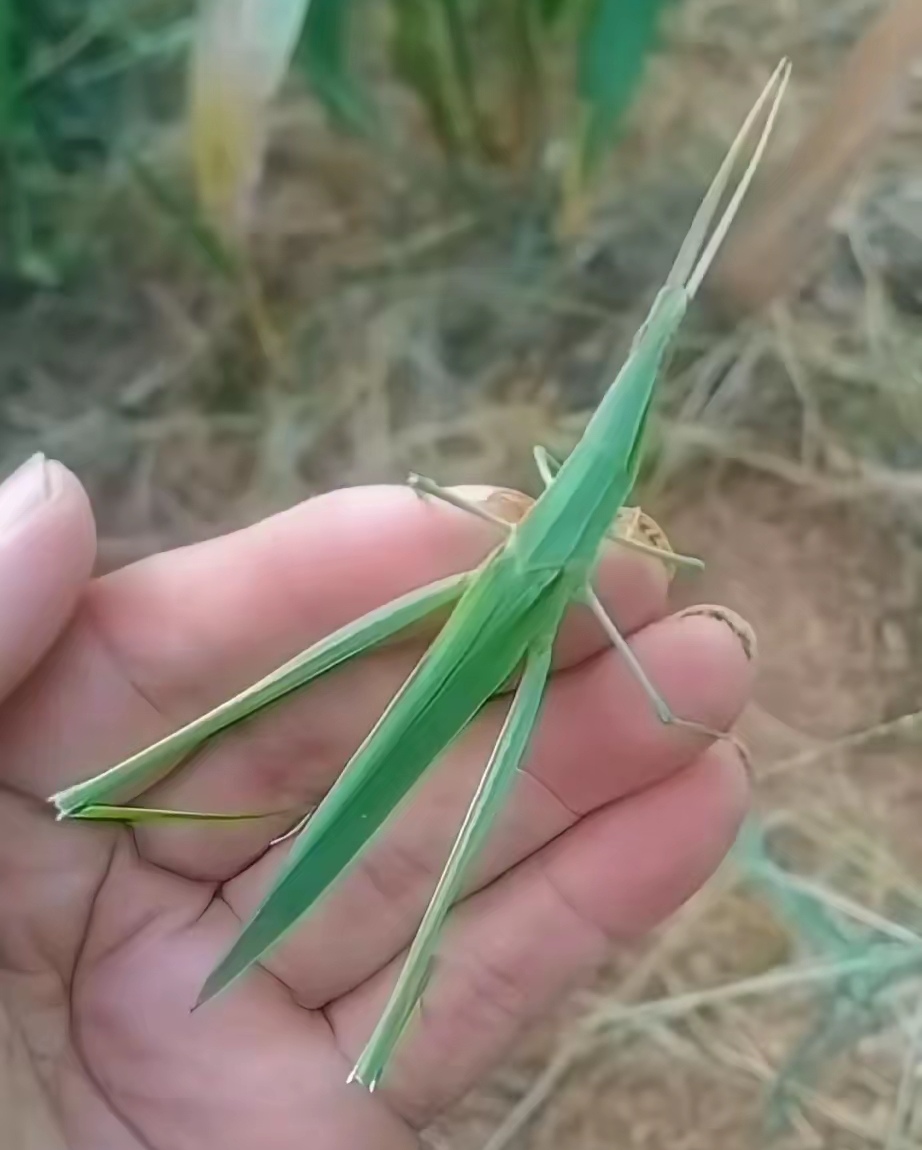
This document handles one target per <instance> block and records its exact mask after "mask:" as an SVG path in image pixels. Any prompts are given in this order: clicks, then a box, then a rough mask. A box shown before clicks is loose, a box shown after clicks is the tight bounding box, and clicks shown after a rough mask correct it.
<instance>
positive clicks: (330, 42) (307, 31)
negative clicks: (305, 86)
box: [296, 0, 378, 134]
mask: <svg viewBox="0 0 922 1150" xmlns="http://www.w3.org/2000/svg"><path fill="white" fill-rule="evenodd" d="M353 8H354V0H312V3H311V6H310V9H309V11H308V14H307V20H306V21H305V24H304V34H303V35H302V37H301V41H300V43H299V45H298V51H297V56H296V58H297V62H298V64H299V65H300V66H301V67H302V68H303V69H304V71H305V73H306V75H307V77H308V80H309V82H310V85H311V87H312V88H313V90H314V92H315V94H316V95H317V97H318V99H319V100H320V101H321V103H322V104H323V105H324V107H325V108H326V109H327V111H328V112H329V114H330V115H331V117H332V118H333V119H334V120H335V122H336V123H337V124H338V125H339V126H340V127H342V128H346V129H348V130H350V131H357V132H362V133H365V134H368V133H369V132H371V130H372V129H373V128H374V127H375V126H376V124H377V122H378V117H377V113H376V110H375V108H374V106H373V104H372V102H371V97H370V96H369V94H368V92H367V91H365V90H364V89H363V88H362V87H361V86H360V84H359V82H358V80H357V78H356V76H355V75H354V73H353V71H352V68H351V65H350V52H349V47H350V44H349V34H350V25H351V17H352V14H353Z"/></svg>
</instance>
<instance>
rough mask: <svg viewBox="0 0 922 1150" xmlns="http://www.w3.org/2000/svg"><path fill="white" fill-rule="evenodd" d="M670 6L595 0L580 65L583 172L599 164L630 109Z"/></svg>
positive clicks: (655, 0) (642, 0)
mask: <svg viewBox="0 0 922 1150" xmlns="http://www.w3.org/2000/svg"><path fill="white" fill-rule="evenodd" d="M669 2H670V0H593V2H592V4H591V5H590V8H589V11H588V13H587V17H586V21H585V24H584V25H583V30H582V34H581V36H580V42H579V49H578V63H577V87H578V94H579V96H580V99H581V100H582V101H583V102H584V104H585V106H586V108H587V116H588V118H587V121H586V125H585V129H584V137H583V141H582V161H583V168H584V171H588V170H591V168H592V167H593V166H594V165H595V164H596V163H597V162H598V159H599V157H600V155H601V153H602V150H603V149H604V147H605V146H606V145H607V144H609V143H610V141H611V139H612V136H613V134H614V132H615V131H616V129H617V127H618V125H619V124H620V122H621V120H622V119H623V117H624V115H625V113H626V112H627V111H628V109H629V108H630V106H631V102H632V100H633V98H634V93H635V92H636V90H637V87H638V85H639V84H640V81H641V79H642V77H643V73H644V66H645V64H646V62H647V58H648V56H649V54H650V51H651V50H652V48H653V47H654V45H655V44H656V39H657V33H658V30H659V24H660V18H661V16H662V13H663V11H664V10H665V8H666V6H667V4H668V3H669Z"/></svg>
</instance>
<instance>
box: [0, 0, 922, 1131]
mask: <svg viewBox="0 0 922 1150" xmlns="http://www.w3.org/2000/svg"><path fill="white" fill-rule="evenodd" d="M277 7H284V5H282V6H277ZM297 7H299V6H298V5H293V4H292V5H289V9H290V11H291V12H294V11H295V9H296V8H297ZM252 8H253V5H252V4H247V3H246V2H245V0H223V4H222V5H214V6H213V7H212V9H211V10H210V15H209V16H208V20H207V21H206V20H203V19H202V18H201V15H200V14H197V13H196V11H195V10H194V8H193V6H192V5H191V4H190V3H189V2H187V0H89V2H88V0H0V181H2V182H0V458H2V462H3V465H4V466H5V467H6V468H7V469H10V468H12V467H13V466H14V465H15V464H17V463H18V462H20V461H21V460H22V459H23V458H24V457H25V456H26V455H27V454H29V453H31V452H32V451H35V450H44V451H46V452H48V453H49V454H53V455H55V456H56V457H58V458H60V459H62V460H63V461H64V462H65V463H67V464H68V465H70V466H71V467H73V468H74V469H75V470H76V471H77V473H78V474H79V475H80V477H81V479H82V480H83V481H84V482H85V484H86V485H87V487H88V489H89V490H90V492H91V494H92V497H93V500H94V505H95V508H96V511H97V516H98V521H99V525H100V536H101V540H100V571H101V572H102V571H106V570H110V569H112V568H113V567H116V566H118V565H120V564H122V563H124V562H128V561H131V560H133V559H136V558H140V557H142V556H143V555H145V554H147V553H150V552H152V551H155V550H159V549H161V548H163V547H167V546H172V545H175V544H178V543H184V542H189V541H194V540H197V539H201V538H204V537H206V536H208V535H211V534H214V533H216V532H221V531H225V530H228V529H231V528H233V527H236V526H239V525H241V524H245V523H248V522H252V521H253V520H254V519H256V518H258V517H259V516H261V515H264V514H266V513H268V512H271V511H272V510H275V509H278V508H281V507H284V506H287V505H289V504H290V503H292V502H293V501H295V500H298V499H301V498H304V497H306V496H308V495H310V494H313V493H316V492H320V491H323V490H326V489H329V488H331V487H334V486H341V485H344V484H354V483H377V482H399V481H400V480H401V479H402V478H403V476H404V474H405V473H406V471H407V470H409V469H410V468H414V469H418V470H420V471H422V472H426V473H430V474H433V475H435V476H437V477H438V478H439V479H440V480H442V481H444V482H449V483H450V482H465V481H467V482H483V483H488V482H492V483H504V484H509V485H512V486H516V487H520V488H523V489H525V490H529V491H532V492H535V491H536V489H537V488H536V483H535V477H534V475H533V474H532V470H531V456H530V448H531V445H532V444H533V443H536V442H542V443H545V444H546V445H547V446H548V447H549V448H551V449H553V450H556V451H558V452H565V451H566V450H567V448H568V446H569V445H570V444H571V443H572V442H573V441H574V439H575V438H576V436H577V435H578V434H579V431H580V429H581V427H582V424H583V422H584V420H585V419H586V416H587V414H588V412H590V411H591V410H592V407H593V406H594V404H595V402H596V401H597V399H598V397H599V396H600V395H601V393H602V391H603V390H604V388H605V386H606V385H607V383H608V381H609V380H610V378H611V376H612V373H613V371H614V369H615V368H616V366H617V364H618V363H619V362H620V359H621V357H622V356H623V354H624V351H625V349H626V346H627V343H628V341H629V340H630V338H631V336H632V335H633V333H634V331H635V330H636V327H637V325H638V323H639V321H640V318H641V317H642V314H643V312H644V309H645V306H646V304H647V303H648V302H649V299H650V297H651V295H652V292H653V291H654V290H655V289H656V287H657V286H658V285H659V283H660V281H661V278H662V275H663V274H664V272H665V270H666V268H667V267H668V265H669V262H670V259H671V257H672V255H673V253H674V251H675V249H676V246H677V243H678V241H679V240H680V238H681V236H682V234H683V233H684V230H685V227H686V226H687V223H688V220H689V219H690V216H691V213H692V211H693V209H694V206H695V205H696V203H697V200H698V198H699V196H700V193H701V191H702V189H703V187H704V186H705V185H706V183H707V181H708V179H709V177H710V175H711V173H712V170H713V168H714V166H715V164H716V162H717V161H718V159H719V157H720V156H721V155H722V153H723V150H724V149H725V147H726V145H727V143H728V141H729V139H730V138H731V137H732V135H733V134H734V132H735V130H736V127H737V126H738V124H739V121H740V120H741V118H742V116H743V114H744V113H745V111H746V110H747V109H748V107H749V105H750V104H751V102H752V99H753V98H754V96H755V95H756V93H757V92H758V90H759V88H760V87H761V84H762V82H763V81H764V79H765V78H766V77H767V75H768V73H769V72H770V71H771V69H772V68H773V67H774V65H775V63H776V62H777V60H778V58H779V57H780V56H781V55H782V54H789V55H790V56H791V57H792V58H793V61H794V66H795V71H794V82H793V85H792V89H791V94H790V96H789V99H788V100H787V102H786V107H785V110H784V114H783V116H782V121H781V124H780V130H779V132H778V134H777V138H776V142H775V145H774V147H773V148H772V150H771V154H770V156H769V160H768V163H767V165H766V173H765V177H764V179H763V180H762V182H761V195H760V194H759V191H758V189H757V192H756V195H755V196H754V198H753V201H752V205H751V209H750V211H749V212H748V214H747V215H746V216H744V218H743V220H742V221H741V223H740V225H739V227H738V228H737V229H736V230H735V233H734V237H733V238H732V239H731V244H730V250H729V251H728V253H727V259H726V261H725V263H724V264H723V265H721V266H718V267H717V268H716V269H715V274H714V276H713V277H712V279H711V283H710V284H709V285H708V292H707V295H706V298H704V299H703V300H702V301H701V303H700V305H699V306H697V307H696V309H695V314H694V315H693V316H692V317H690V320H689V322H688V324H687V325H686V328H685V330H684V332H683V333H682V336H681V339H680V341H679V348H678V352H677V355H676V357H675V360H674V362H673V365H672V367H671V369H670V373H669V378H668V381H667V385H666V387H665V388H664V389H663V395H662V401H661V404H660V407H659V410H658V412H657V415H658V419H657V429H656V430H657V434H656V450H655V452H654V454H653V458H652V459H651V461H650V466H649V469H648V472H647V474H646V475H645V477H644V485H643V491H642V495H643V499H644V502H645V505H646V506H648V508H649V509H650V510H651V511H653V512H654V513H655V514H656V515H657V516H658V518H659V519H660V520H661V521H662V522H663V524H664V526H665V527H666V528H667V530H668V531H669V533H670V536H671V537H672V539H673V542H674V543H675V544H676V545H677V546H679V547H680V548H681V549H683V550H692V551H695V552H697V553H699V554H702V555H703V556H704V558H705V559H706V560H707V562H708V565H709V571H708V573H707V575H706V576H705V577H704V580H703V581H701V582H688V581H680V583H679V585H678V586H677V587H676V598H677V602H679V603H682V602H687V601H690V600H691V599H693V598H694V599H711V600H716V599H720V600H721V601H724V602H728V603H729V604H730V605H732V606H735V607H737V608H738V609H740V610H741V611H742V612H743V613H744V614H746V615H747V617H749V618H750V619H751V620H752V621H753V623H754V624H755V625H756V627H757V629H758V631H759V636H760V643H761V647H760V650H761V667H762V671H761V678H760V686H759V691H758V698H757V705H756V706H755V707H754V708H753V709H752V712H751V714H750V715H748V716H746V720H745V723H744V730H743V732H742V733H743V734H744V735H746V736H747V737H748V738H749V740H750V742H751V744H752V746H753V750H754V754H755V762H756V775H757V783H758V785H757V812H758V816H759V824H758V825H759V828H760V831H759V833H758V834H757V833H756V830H755V827H753V829H752V831H751V833H750V834H748V835H747V836H745V837H744V839H743V841H742V842H741V844H740V847H739V849H738V851H737V854H736V857H735V860H734V861H733V862H732V863H731V865H730V866H728V868H727V869H726V872H725V873H724V874H723V875H722V876H720V878H719V879H718V881H716V882H715V883H713V884H712V885H711V887H710V888H709V889H708V890H707V891H706V892H704V893H703V894H702V895H701V896H700V897H699V898H697V899H696V900H694V901H693V903H691V904H690V905H689V907H688V908H686V911H685V912H684V913H683V914H682V915H681V916H680V917H679V919H678V920H677V921H676V922H674V923H671V924H669V925H668V927H666V928H665V929H664V930H663V931H661V932H660V933H659V934H658V935H657V936H656V937H655V938H653V939H652V940H649V941H648V942H647V943H645V944H644V945H643V946H642V947H639V948H636V949H634V950H631V951H627V950H618V951H617V952H615V953H613V955H612V959H611V963H610V965H609V967H608V969H606V970H605V971H603V972H602V974H601V976H600V978H599V979H598V981H597V983H596V984H595V985H594V986H593V987H591V988H589V989H588V990H584V991H582V992H581V993H580V994H579V995H578V996H577V997H576V998H574V999H571V1000H570V1001H568V1003H567V1004H566V1005H565V1007H564V1008H563V1009H562V1010H561V1012H560V1014H559V1016H558V1017H557V1018H555V1019H552V1020H550V1021H549V1023H548V1024H547V1026H545V1027H543V1028H542V1029H541V1030H540V1031H539V1032H538V1033H537V1034H535V1035H534V1036H533V1037H532V1038H531V1039H530V1040H529V1041H528V1043H526V1044H525V1045H524V1046H523V1047H522V1049H520V1050H519V1051H518V1052H516V1054H515V1056H514V1057H513V1058H511V1059H510V1060H509V1062H508V1063H507V1064H506V1065H505V1066H503V1067H502V1068H500V1070H499V1071H498V1072H497V1074H496V1076H495V1078H494V1080H493V1081H491V1082H490V1083H488V1084H487V1085H486V1086H485V1087H484V1088H483V1090H481V1091H480V1092H479V1093H478V1094H477V1095H475V1096H474V1097H473V1098H471V1099H470V1100H468V1101H467V1102H466V1103H465V1104H464V1105H463V1106H461V1107H460V1108H459V1109H458V1111H457V1112H456V1113H454V1114H452V1115H450V1116H448V1118H447V1120H446V1122H445V1123H444V1125H443V1127H441V1128H440V1129H439V1130H436V1131H432V1132H431V1134H430V1137H431V1140H432V1144H433V1146H438V1147H451V1148H452V1150H468V1148H471V1150H473V1148H474V1147H482V1146H484V1145H488V1146H489V1148H490V1150H503V1148H505V1147H510V1148H511V1147H526V1146H527V1147H533V1148H535V1150H546V1148H550V1147H554V1148H557V1147H559V1146H562V1145H566V1146H567V1147H568V1150H595V1148H597V1147H599V1148H601V1147H603V1146H604V1147H610V1146H612V1145H618V1146H632V1147H633V1146H636V1147H647V1146H649V1147H651V1148H652V1147H657V1148H659V1147H664V1146H670V1147H671V1146H675V1147H680V1146H681V1147H683V1148H688V1150H693V1148H695V1147H697V1146H699V1145H700V1146H702V1147H708V1148H709V1150H720V1148H721V1147H724V1146H726V1147H728V1148H730V1147H733V1148H734V1150H738V1147H740V1146H742V1145H745V1146H756V1145H760V1144H761V1140H764V1141H765V1144H775V1142H777V1141H778V1140H780V1144H785V1145H791V1146H804V1147H821V1146H822V1147H825V1146H830V1147H832V1146H834V1147H840V1146H841V1147H852V1146H862V1147H866V1146H868V1145H879V1146H881V1147H883V1148H884V1150H895V1148H896V1147H904V1146H905V1147H908V1146H912V1145H918V1143H919V1139H920V1137H922V1114H916V1113H915V1112H914V1111H915V1109H916V1108H915V1107H914V1090H913V1084H914V1082H915V1080H916V1063H917V1053H918V1052H917V1045H918V1031H919V1027H918V1025H917V1023H916V1022H914V1021H913V1019H914V1018H915V1017H916V1013H917V1011H916V1006H915V1002H916V1001H917V1000H918V998H919V990H920V982H919V976H920V973H922V952H920V951H919V946H920V945H922V924H920V916H922V848H920V842H919V836H918V825H919V817H920V814H922V792H920V784H919V781H918V772H917V771H916V770H915V764H916V763H917V761H918V755H917V750H916V749H914V738H915V732H916V726H917V724H916V723H915V719H914V715H915V713H916V712H917V711H918V709H919V695H920V687H922V672H920V668H919V666H918V662H919V661H918V658H917V657H916V652H918V651H919V650H920V646H919V641H920V635H922V626H920V619H922V612H920V601H922V600H920V594H919V588H920V564H919V556H920V522H922V520H920V513H919V507H920V505H922V501H920V495H922V449H920V443H922V327H920V314H922V160H920V157H922V93H920V84H919V78H920V76H922V19H920V17H919V15H918V12H919V8H918V5H917V4H916V3H914V2H913V3H906V0H902V2H900V0H897V2H896V3H894V4H892V5H891V6H888V5H886V4H884V3H883V2H882V0H828V2H826V3H823V4H816V3H812V2H811V0H765V2H764V3H760V4H752V3H751V2H748V0H670V2H667V0H491V2H487V0H387V2H382V0H378V2H377V3H371V0H313V3H312V4H311V6H310V7H309V9H307V11H306V15H305V16H304V19H303V21H301V20H295V21H294V23H293V24H292V28H293V29H294V34H293V35H292V36H290V37H289V40H290V42H289V43H288V47H289V48H290V52H286V55H285V60H284V67H283V68H282V69H281V70H280V72H279V75H278V76H277V77H276V79H278V81H279V83H278V84H275V82H274V81H273V83H271V84H268V86H261V85H262V81H261V80H260V78H259V76H260V74H259V66H258V63H257V65H255V67H256V72H254V71H253V68H254V64H253V59H252V58H251V56H248V55H247V54H246V53H241V52H240V50H239V49H240V43H239V37H238V38H237V39H236V40H235V32H234V29H235V25H234V20H235V18H236V17H235V13H236V14H238V15H239V14H240V13H241V12H245V11H246V10H247V9H252ZM219 9H220V11H219ZM875 30H877V31H875ZM289 31H290V30H289ZM875 36H876V40H875ZM203 37H204V38H203ZM872 42H873V43H872ZM863 44H865V45H871V48H865V49H864V50H862V47H861V46H862V45H863ZM196 62H197V63H196ZM849 69H850V70H849ZM270 70H271V69H270ZM190 77H191V78H192V79H191V82H190ZM227 81H231V82H230V83H227ZM225 84H226V88H225V87H224V85H225ZM196 85H198V86H196ZM248 85H249V86H248ZM228 92H230V93H232V94H233V93H236V94H237V96H238V97H240V98H242V99H244V103H243V104H238V105H233V104H232V103H231V104H229V103H228V99H230V97H229V96H228ZM241 93H242V96H241ZM248 96H249V97H252V102H251V103H250V104H246V98H247V97H248ZM222 100H223V103H222ZM247 108H250V110H251V111H252V112H253V114H252V116H250V117H249V118H248V115H249V114H248V113H247V114H245V113H246V109H247ZM221 109H223V110H224V112H227V116H226V117H225V118H224V119H222V118H221V115H220V114H219V113H220V111H221ZM228 109H230V111H228ZM234 109H236V111H234ZM254 109H255V110H254ZM206 113H207V114H206ZM231 113H233V114H231ZM203 115H204V117H205V118H204V119H203ZM235 117H236V118H235ZM804 221H806V223H805V222H804ZM808 225H809V228H808ZM807 257H809V258H807ZM920 1017H922V1016H920ZM11 1065H12V1063H11ZM11 1073H12V1072H11ZM10 1082H13V1079H10ZM7 1089H8V1091H10V1092H11V1094H12V1095H13V1096H20V1097H21V1091H19V1089H18V1087H16V1086H15V1084H13V1085H10V1083H8V1084H7ZM0 1109H3V1110H6V1109H9V1110H10V1112H12V1110H13V1109H15V1106H14V1102H13V1099H12V1098H11V1099H10V1106H9V1108H7V1107H0ZM11 1139H12V1135H11V1136H10V1139H7V1140H6V1141H4V1142H3V1145H7V1144H9V1145H11V1146H13V1145H16V1143H15V1142H14V1141H12V1140H11Z"/></svg>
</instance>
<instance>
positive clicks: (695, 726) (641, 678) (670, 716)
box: [586, 587, 745, 757]
mask: <svg viewBox="0 0 922 1150" xmlns="http://www.w3.org/2000/svg"><path fill="white" fill-rule="evenodd" d="M586 602H587V604H588V605H589V608H590V610H591V611H592V613H593V615H595V617H596V619H598V621H599V623H600V624H601V625H602V630H603V631H604V632H605V634H606V636H607V637H608V638H609V639H610V640H611V644H612V646H613V647H614V648H615V650H616V651H617V652H618V654H619V655H620V656H621V658H622V659H624V661H625V663H626V664H627V666H628V667H629V668H630V669H631V673H632V674H633V676H634V678H635V679H636V680H637V682H638V683H639V684H640V686H641V688H642V689H643V692H644V694H645V695H646V696H647V698H648V699H649V700H650V704H651V706H652V707H653V710H654V711H655V712H656V717H657V718H658V719H659V721H660V722H661V723H663V724H664V725H665V726H669V727H681V728H682V729H683V730H687V731H694V732H695V734H698V735H704V736H705V737H707V738H709V739H727V740H729V741H730V742H732V743H734V744H736V745H737V746H738V745H739V743H738V740H737V738H736V736H735V735H731V734H730V733H729V732H727V731H718V730H717V729H716V728H714V727H708V726H706V725H705V724H704V723H696V722H695V721H694V720H693V719H683V718H681V716H679V715H677V714H676V713H675V712H674V711H673V709H672V708H671V707H670V706H669V704H668V703H667V702H666V700H665V699H664V698H663V696H662V695H661V694H660V693H659V691H658V690H657V689H656V687H655V686H654V685H653V683H652V682H651V681H650V677H649V676H648V675H647V672H646V671H645V670H644V669H643V667H642V666H641V663H640V660H639V659H638V658H637V656H636V655H635V654H634V652H633V651H632V650H631V646H630V644H629V643H628V641H627V639H625V637H624V636H623V635H622V634H621V632H620V630H619V629H618V627H617V625H616V624H615V623H614V622H613V620H612V619H611V618H610V616H609V615H608V612H607V611H606V610H605V608H604V607H603V606H602V603H601V602H600V600H599V597H598V595H596V593H595V591H593V590H592V588H591V587H587V588H586ZM744 757H745V755H744Z"/></svg>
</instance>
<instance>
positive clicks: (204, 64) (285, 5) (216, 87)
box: [189, 0, 310, 237]
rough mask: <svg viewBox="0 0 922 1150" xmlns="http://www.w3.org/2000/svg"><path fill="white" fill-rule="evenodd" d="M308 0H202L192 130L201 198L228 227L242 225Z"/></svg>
mask: <svg viewBox="0 0 922 1150" xmlns="http://www.w3.org/2000/svg"><path fill="white" fill-rule="evenodd" d="M309 5H310V0H199V16H198V27H197V29H196V35H195V40H194V45H193V51H192V66H191V76H190V109H189V115H190V136H191V148H192V158H193V164H194V169H195V179H196V185H197V190H198V196H199V200H200V202H201V204H202V207H203V208H204V210H205V212H206V214H207V215H208V216H209V218H210V219H211V221H212V223H213V224H214V225H215V226H216V227H217V228H218V229H219V230H220V231H221V232H222V233H223V234H225V235H230V236H232V237H239V235H240V234H241V232H242V231H243V230H244V229H245V228H246V224H247V217H248V215H249V210H250V206H251V204H252V199H253V193H254V191H255V189H256V185H257V184H258V182H259V177H260V174H261V171H262V163H263V155H264V152H265V143H266V126H267V125H266V121H267V111H268V107H269V105H270V104H271V101H272V99H273V98H274V96H275V95H276V93H277V92H278V90H279V88H280V87H281V85H282V82H283V80H284V79H285V75H286V73H287V71H288V65H289V63H290V61H291V57H292V54H293V53H294V50H295V48H296V46H297V43H298V38H299V36H300V33H301V29H302V27H303V25H304V19H305V16H306V15H307V10H308V7H309Z"/></svg>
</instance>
